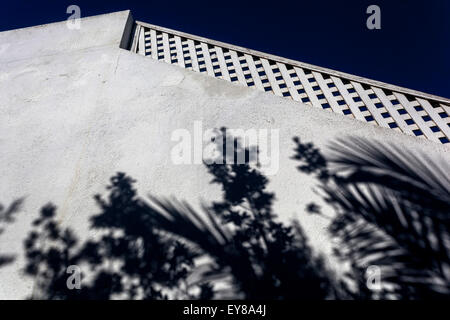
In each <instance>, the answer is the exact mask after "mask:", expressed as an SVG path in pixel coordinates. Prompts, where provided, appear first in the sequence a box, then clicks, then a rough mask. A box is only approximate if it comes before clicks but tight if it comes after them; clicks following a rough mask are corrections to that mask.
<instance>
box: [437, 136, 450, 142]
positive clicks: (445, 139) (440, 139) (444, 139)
mask: <svg viewBox="0 0 450 320" xmlns="http://www.w3.org/2000/svg"><path fill="white" fill-rule="evenodd" d="M439 141H441V143H448V142H449V141H448V139H447V137H442V138H439Z"/></svg>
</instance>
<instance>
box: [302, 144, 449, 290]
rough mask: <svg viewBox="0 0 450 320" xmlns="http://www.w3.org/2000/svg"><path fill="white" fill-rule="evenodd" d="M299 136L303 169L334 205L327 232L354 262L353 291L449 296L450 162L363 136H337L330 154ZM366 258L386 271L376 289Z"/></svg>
mask: <svg viewBox="0 0 450 320" xmlns="http://www.w3.org/2000/svg"><path fill="white" fill-rule="evenodd" d="M294 141H295V143H296V149H295V156H294V159H296V160H297V161H299V162H300V165H299V166H298V169H299V170H300V171H302V172H304V173H307V174H311V175H314V176H315V177H316V178H317V179H318V180H319V181H320V190H321V194H322V196H323V198H324V200H325V201H326V202H327V203H328V204H330V205H331V206H332V207H333V208H334V211H335V216H334V217H333V219H332V220H331V223H330V226H329V232H330V234H331V235H332V236H333V237H334V238H336V239H337V240H338V243H339V244H338V246H337V247H336V248H335V253H336V255H337V256H338V257H340V258H341V259H342V260H343V261H347V262H350V263H351V266H352V268H351V270H350V271H349V273H348V274H347V276H348V277H349V278H350V279H351V280H353V282H354V283H356V284H357V289H356V290H355V291H354V292H355V293H354V295H353V296H354V297H355V298H361V299H373V298H381V299H390V298H392V299H443V298H444V299H448V298H450V235H449V227H450V223H449V222H450V177H449V175H448V172H450V167H449V165H448V162H446V161H444V160H443V159H442V161H439V160H434V159H431V158H430V157H428V156H427V155H425V154H420V153H416V154H414V153H412V152H410V151H408V150H403V149H400V148H399V147H397V146H395V145H388V144H381V143H377V142H375V141H369V140H366V139H361V138H347V139H341V140H338V141H336V142H335V143H334V144H333V145H332V146H330V147H329V150H330V154H329V155H328V157H327V159H325V157H324V156H323V155H322V154H321V152H320V151H319V150H318V149H317V148H315V147H314V145H312V144H310V143H306V144H305V143H302V142H301V141H300V139H298V138H295V139H294ZM309 208H310V209H311V208H312V209H313V210H310V212H311V213H315V214H321V212H320V208H319V207H318V206H317V205H315V204H311V205H310V206H309ZM369 266H372V267H375V269H374V268H372V269H371V270H375V271H377V272H379V276H380V279H381V283H380V286H378V287H377V288H374V289H375V290H369V289H368V287H367V281H368V280H369V279H368V277H369V276H370V275H368V274H367V270H368V267H369Z"/></svg>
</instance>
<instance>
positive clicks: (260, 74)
mask: <svg viewBox="0 0 450 320" xmlns="http://www.w3.org/2000/svg"><path fill="white" fill-rule="evenodd" d="M258 74H259V76H261V77H262V76H265V75H266V73H265V72H264V71H259V72H258Z"/></svg>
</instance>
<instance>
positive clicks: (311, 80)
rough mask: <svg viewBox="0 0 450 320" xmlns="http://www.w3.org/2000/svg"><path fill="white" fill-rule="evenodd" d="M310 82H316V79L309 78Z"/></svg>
mask: <svg viewBox="0 0 450 320" xmlns="http://www.w3.org/2000/svg"><path fill="white" fill-rule="evenodd" d="M308 81H309V82H314V81H316V79H314V77H312V78H309V79H308Z"/></svg>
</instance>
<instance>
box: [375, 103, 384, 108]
mask: <svg viewBox="0 0 450 320" xmlns="http://www.w3.org/2000/svg"><path fill="white" fill-rule="evenodd" d="M375 107H377V108H378V109H380V108H383V104H382V103H381V102H378V103H375Z"/></svg>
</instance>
